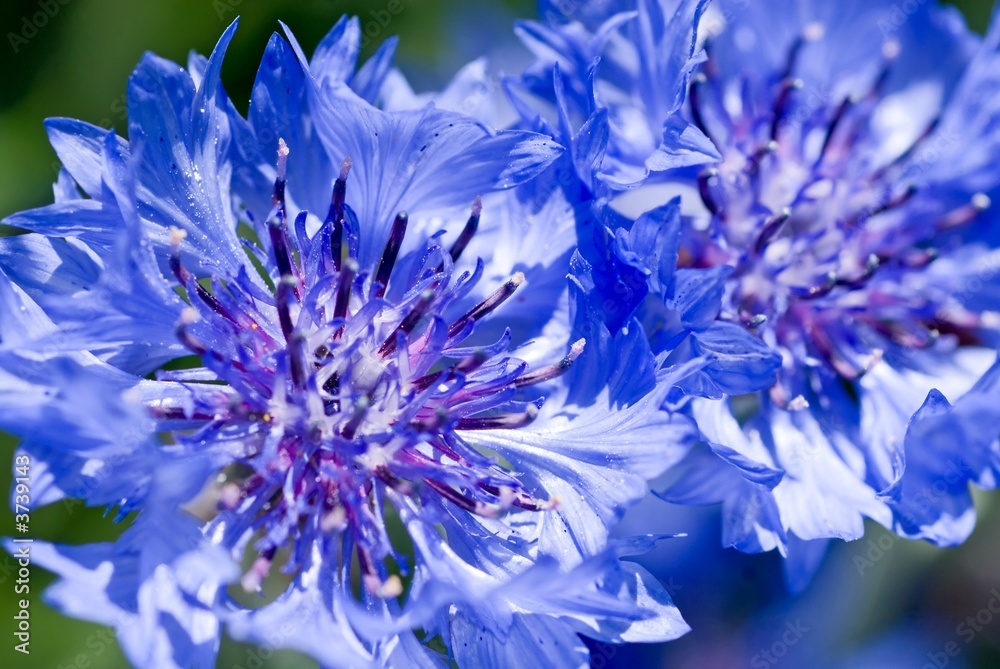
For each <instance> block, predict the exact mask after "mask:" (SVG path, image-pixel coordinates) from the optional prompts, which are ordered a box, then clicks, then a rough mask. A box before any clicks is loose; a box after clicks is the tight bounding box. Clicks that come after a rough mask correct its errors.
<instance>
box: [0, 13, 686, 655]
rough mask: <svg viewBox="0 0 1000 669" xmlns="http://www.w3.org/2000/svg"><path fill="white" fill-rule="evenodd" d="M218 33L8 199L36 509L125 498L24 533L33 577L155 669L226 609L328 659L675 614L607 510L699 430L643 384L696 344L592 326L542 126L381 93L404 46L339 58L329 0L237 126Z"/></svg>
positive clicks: (520, 637) (13, 397)
mask: <svg viewBox="0 0 1000 669" xmlns="http://www.w3.org/2000/svg"><path fill="white" fill-rule="evenodd" d="M234 30H235V24H234V25H233V26H232V27H231V28H230V29H229V30H228V31H227V32H226V33H225V35H224V36H223V38H222V40H221V41H220V43H219V45H218V46H217V48H216V50H215V52H214V53H213V54H212V56H211V58H209V59H207V60H206V59H204V58H200V57H198V56H192V58H191V61H190V63H189V67H188V70H186V71H185V70H184V69H182V68H180V67H179V66H177V65H175V64H173V63H170V62H168V61H164V60H162V59H159V58H157V57H155V56H152V55H147V56H146V57H145V58H144V59H143V60H142V62H141V63H140V65H139V66H138V67H137V69H136V70H135V72H134V73H133V75H132V77H131V79H130V83H129V91H128V106H129V133H128V134H129V137H128V141H126V140H125V139H122V138H119V137H117V136H116V135H115V134H114V133H113V132H105V131H103V130H101V129H99V128H97V127H95V126H91V125H89V124H86V123H83V122H80V121H72V120H66V119H55V120H51V121H49V122H48V124H47V127H48V130H49V133H50V137H51V140H52V144H53V146H54V148H55V150H56V152H57V154H58V155H59V157H60V159H61V160H62V162H63V165H64V168H63V170H62V171H61V173H60V177H59V181H58V182H57V184H56V187H55V192H56V203H55V204H53V205H51V206H49V207H44V208H42V209H37V210H33V211H27V212H22V213H19V214H15V215H13V216H11V217H9V218H8V219H6V220H5V221H4V222H5V223H7V224H9V225H13V226H17V227H19V228H22V229H26V230H28V231H30V232H29V233H28V234H23V235H20V236H15V237H8V238H4V239H0V296H2V300H0V310H2V311H0V324H2V325H0V409H2V411H0V427H2V428H3V429H5V430H8V431H10V432H12V433H14V434H16V435H18V436H19V437H21V439H22V442H21V445H20V448H21V450H22V451H23V452H25V453H27V454H29V455H30V456H31V457H32V458H33V460H34V461H35V462H36V463H38V465H37V468H36V469H35V470H34V471H36V472H39V476H40V477H41V479H40V484H39V488H38V489H36V491H35V494H36V495H37V497H36V499H37V500H38V502H39V503H48V502H52V501H56V500H59V499H64V498H79V499H82V500H84V501H85V502H86V503H88V504H97V505H107V506H109V507H117V509H118V514H119V516H120V517H124V516H125V515H126V514H128V513H130V512H135V513H136V515H135V518H134V521H133V522H132V524H131V525H130V526H129V527H128V529H127V530H126V531H125V533H124V534H123V535H122V536H121V538H120V539H119V540H118V541H116V542H114V543H110V544H108V543H105V544H92V545H84V546H58V545H52V544H47V543H42V542H36V544H35V547H34V560H35V561H36V562H37V563H39V564H42V565H44V566H46V567H48V568H49V569H51V570H52V571H54V572H56V573H57V574H58V575H59V576H60V577H61V579H60V580H59V581H58V582H57V584H56V585H55V586H53V588H52V589H51V590H50V591H49V592H48V598H49V601H51V602H52V603H53V604H54V605H55V606H57V607H59V608H60V609H61V610H63V611H65V612H66V613H68V614H70V615H74V616H79V617H84V618H87V619H91V620H95V621H99V622H101V623H103V624H108V625H114V626H115V628H116V630H117V632H118V635H119V639H120V641H121V644H122V646H123V648H124V650H125V652H126V654H127V655H128V657H129V658H130V660H131V661H132V662H133V663H134V664H136V665H137V666H155V667H161V666H163V667H174V666H177V667H180V666H211V665H212V663H213V662H214V656H215V652H216V650H217V647H218V639H219V632H220V629H221V627H222V626H225V627H226V628H227V629H228V630H229V632H230V633H231V634H232V635H233V636H234V637H236V638H239V639H246V640H250V641H256V642H260V643H267V644H268V645H269V646H271V647H287V648H294V649H298V650H300V651H303V652H306V653H308V654H310V655H312V656H313V657H315V658H316V659H317V660H319V661H320V662H321V663H322V664H323V666H337V667H341V666H342V667H360V666H406V667H409V666H440V665H441V663H442V661H443V660H444V658H443V657H442V656H441V654H440V653H438V652H436V651H434V650H432V649H431V648H430V647H428V646H426V645H424V644H423V642H424V641H428V640H431V639H435V638H438V639H439V640H440V643H441V644H443V646H444V647H445V648H446V649H447V655H448V656H449V657H451V658H454V659H455V660H456V661H457V662H458V664H459V665H461V666H518V665H519V664H521V663H523V661H524V658H526V657H529V658H544V660H540V661H543V663H545V664H550V665H552V666H567V667H569V666H581V665H583V664H585V663H586V662H587V656H588V651H587V649H586V646H585V645H584V643H583V641H582V640H581V638H580V636H579V634H583V635H586V636H589V637H591V638H594V639H598V640H602V641H606V642H625V641H662V640H668V639H671V638H674V637H676V636H678V635H680V634H683V633H684V632H685V631H686V630H687V626H686V625H685V624H684V622H683V620H682V619H681V618H680V616H679V614H678V613H677V611H676V609H675V608H674V607H673V605H672V603H671V601H670V598H669V596H668V595H667V593H666V590H665V589H664V588H663V587H662V585H660V584H659V583H658V582H657V581H655V579H653V578H652V577H651V576H650V575H649V574H648V572H646V571H645V570H643V569H641V568H639V567H638V566H637V565H635V564H633V563H630V562H626V561H622V560H621V559H620V558H622V557H626V556H629V555H634V554H637V553H640V552H643V551H644V550H648V549H649V548H650V547H651V546H652V545H653V543H654V542H655V541H656V540H657V539H658V538H659V537H644V538H639V539H633V540H630V541H625V542H622V541H615V542H612V541H609V540H608V534H609V531H610V528H611V527H613V525H614V524H615V523H616V521H617V520H618V518H619V517H620V515H621V514H622V512H623V509H624V507H625V506H626V505H628V504H629V503H632V502H634V501H636V500H638V499H640V498H641V497H642V496H643V495H644V494H645V492H646V484H645V481H646V480H648V479H650V478H653V477H655V476H657V475H659V474H660V473H661V472H662V471H663V470H664V469H666V468H667V467H668V466H669V465H670V464H671V463H672V462H676V461H677V460H678V459H680V457H682V456H683V455H684V453H685V451H686V445H687V444H688V443H689V442H690V441H691V439H692V438H693V436H694V427H693V423H692V422H691V421H690V420H689V419H687V418H686V417H685V416H683V415H680V414H679V413H678V412H670V411H665V410H663V409H661V406H662V405H663V404H664V402H665V395H666V389H667V388H668V387H669V385H670V384H661V385H659V386H658V385H657V379H658V378H660V379H662V378H663V377H665V376H670V375H672V376H673V377H681V376H683V375H684V374H686V373H688V371H689V370H688V368H687V367H679V368H676V369H671V370H665V369H663V368H662V365H658V364H657V362H656V360H655V359H654V356H653V354H652V351H651V350H650V348H649V344H648V342H647V341H646V340H645V338H644V337H643V336H642V335H641V331H640V330H639V329H636V330H635V331H634V334H633V336H630V337H629V336H625V337H616V338H612V337H611V336H610V333H609V331H608V330H607V328H606V327H605V326H604V324H603V323H602V322H601V320H600V319H598V318H595V313H598V312H597V311H595V308H594V307H593V302H594V300H595V299H597V298H596V296H595V295H594V294H593V291H592V289H591V286H590V282H589V279H588V276H587V268H586V265H585V263H582V262H579V263H571V258H572V257H573V249H574V246H575V241H576V240H575V235H574V225H575V217H574V210H573V208H572V206H570V205H569V204H568V203H567V202H566V200H565V199H564V198H563V196H562V194H561V192H559V191H558V190H554V191H545V192H544V193H543V192H541V191H538V190H536V189H535V187H534V186H533V185H532V182H531V181H530V180H531V179H532V178H533V177H535V176H536V175H538V174H539V173H541V172H542V171H543V170H545V169H546V168H547V166H549V165H550V164H551V163H552V162H553V160H554V159H555V158H556V157H557V156H558V155H559V153H560V147H559V146H558V145H557V144H555V143H554V142H553V141H552V140H551V138H549V137H546V136H544V135H540V134H537V133H531V132H524V131H502V132H497V131H493V130H490V129H488V128H487V127H485V126H483V125H482V124H480V123H478V122H476V121H475V120H473V119H471V118H469V117H468V116H464V115H461V114H458V113H454V112H449V111H444V110H442V109H440V108H438V107H435V106H433V105H427V106H421V107H419V108H414V109H409V110H399V109H397V111H392V112H387V111H385V110H382V109H379V108H377V107H375V106H373V105H372V104H371V103H372V102H379V103H382V102H384V101H380V99H379V98H380V97H384V95H383V94H384V92H385V91H386V90H387V88H386V80H387V77H388V76H389V74H390V73H391V69H390V65H391V63H390V60H391V49H392V44H391V43H390V44H389V46H387V47H384V48H383V49H382V50H380V51H379V52H378V53H377V54H376V56H375V57H373V58H372V60H370V61H368V62H367V63H366V64H365V65H363V66H362V67H361V68H359V69H355V66H356V59H357V54H358V51H359V48H358V47H359V36H360V35H359V27H358V22H357V21H356V20H349V19H344V20H342V21H341V22H340V23H338V24H337V26H336V27H335V28H334V29H333V31H331V33H330V34H329V35H328V36H327V37H326V38H325V39H324V40H323V41H322V42H321V44H320V46H319V48H318V49H317V51H316V53H315V54H314V56H313V58H312V60H311V61H307V60H306V58H305V56H304V55H303V53H302V51H301V49H300V48H299V47H298V45H297V44H296V43H295V41H294V39H293V38H292V37H291V35H289V36H288V39H289V41H288V42H286V41H285V40H283V39H282V38H280V37H278V36H277V35H276V36H274V38H273V39H272V40H271V41H270V43H269V45H268V48H267V51H266V52H265V54H264V58H263V62H262V64H261V67H260V70H259V73H258V78H257V82H256V84H255V86H254V90H253V95H252V100H251V104H250V110H249V114H248V119H243V118H242V117H240V116H239V114H238V113H237V112H236V110H235V109H234V107H233V106H232V104H231V103H230V102H229V100H228V99H227V98H226V96H225V93H224V92H223V89H222V86H221V83H220V79H219V73H220V70H221V65H222V58H223V54H224V51H225V49H226V46H227V45H228V43H229V40H230V39H231V37H232V35H233V32H234ZM392 90H396V91H397V92H398V91H399V90H400V89H399V87H398V85H397V86H395V87H393V88H392ZM396 99H397V100H398V99H399V98H398V96H397V97H396ZM388 106H393V107H397V108H398V107H399V106H400V105H399V104H398V103H394V104H393V105H388ZM526 182H527V183H526ZM522 184H523V185H522ZM519 186H520V187H519ZM518 187H519V188H518ZM512 189H513V190H512ZM504 191H508V192H504ZM480 195H482V198H480ZM475 254H478V257H476V255H475ZM568 273H571V274H572V277H573V280H572V281H570V282H567V281H566V276H567V274H568ZM536 289H537V290H536ZM168 362H172V363H173V364H172V365H169V366H168V367H167V368H164V365H165V363H168ZM665 438H666V441H664V439H665ZM408 544H412V546H413V548H412V554H411V551H410V550H409V549H407V548H406V546H407V545H408ZM265 583H273V584H274V586H275V587H274V589H275V590H277V591H279V592H280V594H278V595H277V597H274V595H269V598H268V600H266V601H263V602H261V601H260V600H254V599H252V598H249V599H248V597H247V594H248V593H255V592H262V591H263V589H264V588H263V586H264V585H265ZM268 591H269V592H270V591H271V588H268ZM420 630H422V631H423V632H422V635H421V638H418V636H417V634H418V633H419V631H420Z"/></svg>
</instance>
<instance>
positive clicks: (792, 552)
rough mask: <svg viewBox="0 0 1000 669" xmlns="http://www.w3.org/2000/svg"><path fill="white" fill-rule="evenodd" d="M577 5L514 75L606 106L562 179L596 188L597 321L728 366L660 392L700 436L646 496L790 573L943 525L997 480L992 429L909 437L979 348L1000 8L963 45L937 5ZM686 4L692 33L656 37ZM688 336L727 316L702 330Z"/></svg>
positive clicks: (990, 344) (568, 110) (951, 14)
mask: <svg viewBox="0 0 1000 669" xmlns="http://www.w3.org/2000/svg"><path fill="white" fill-rule="evenodd" d="M548 4H551V5H554V6H556V5H558V4H559V3H548ZM595 9H599V10H600V11H589V10H588V11H586V12H584V13H582V14H581V15H580V17H579V18H580V21H574V20H573V19H574V18H576V17H575V15H574V14H573V13H572V12H569V13H568V14H569V16H568V18H567V16H566V15H565V13H564V15H563V17H562V18H559V14H558V12H552V11H550V12H549V14H550V15H551V16H553V17H556V18H557V19H558V20H554V21H551V23H550V24H549V25H548V26H544V27H542V26H536V27H535V29H534V31H533V32H532V36H533V37H535V36H537V35H543V36H544V39H543V40H538V39H536V40H535V41H532V42H529V46H534V47H535V53H536V54H537V55H538V56H539V59H538V62H536V64H535V65H533V66H532V67H531V68H529V70H528V71H527V73H526V75H525V77H524V78H523V82H522V86H523V87H526V88H528V89H529V90H531V91H532V92H534V93H536V94H537V95H539V96H541V97H542V98H544V99H548V100H550V101H555V102H556V103H557V105H558V108H559V109H561V110H563V112H562V115H563V118H565V119H572V118H573V116H574V114H576V117H577V118H582V119H586V122H587V123H592V122H596V121H598V120H599V119H601V117H606V118H608V119H612V121H611V122H607V123H605V124H604V131H603V135H602V139H601V141H602V142H603V143H604V146H605V147H606V150H605V157H604V159H603V160H596V161H593V160H592V161H591V162H590V167H589V177H588V176H584V177H582V178H581V179H582V180H583V181H587V180H588V178H589V180H590V181H589V182H590V183H591V184H596V185H593V186H592V187H591V188H590V189H589V191H588V196H589V197H591V198H592V205H591V206H592V207H595V208H597V209H598V210H600V207H601V205H602V204H603V203H604V202H610V210H605V211H603V219H604V220H605V221H607V222H608V223H609V225H610V226H611V227H612V228H613V230H611V231H609V234H613V235H614V241H613V242H611V241H607V242H605V243H603V246H602V244H601V243H598V245H597V248H598V252H599V253H600V251H601V249H602V248H603V249H604V257H606V258H607V262H606V263H604V264H603V265H602V270H601V271H602V273H603V275H604V277H605V278H604V279H603V280H602V281H599V283H602V285H604V286H606V290H605V292H606V294H607V295H608V298H609V301H610V302H611V303H612V304H616V305H617V307H616V309H615V310H613V311H616V312H621V311H622V310H624V312H625V316H628V315H631V314H636V315H637V316H638V317H639V319H640V320H641V321H642V322H643V325H644V328H645V331H646V334H647V336H648V337H649V339H650V341H651V342H652V344H653V349H654V352H659V351H664V350H669V351H672V353H671V355H672V356H673V357H674V359H682V358H684V357H686V358H690V359H697V358H699V357H705V356H708V358H710V359H711V360H713V361H715V362H713V363H712V364H714V365H719V364H723V365H724V366H725V371H726V372H728V373H726V374H719V373H716V374H712V373H710V371H711V370H710V367H711V365H710V367H707V368H705V369H703V370H702V373H700V374H696V375H694V376H692V377H690V378H688V379H685V381H684V382H682V383H681V384H680V385H679V386H678V391H680V390H683V391H684V392H686V393H688V394H689V395H694V396H695V399H692V400H690V401H689V403H688V411H689V413H690V415H691V416H692V417H693V418H695V419H696V420H697V422H698V424H699V427H700V429H701V432H702V439H703V442H704V444H703V445H702V446H700V447H699V448H696V449H693V450H692V451H691V452H690V454H689V455H688V457H687V458H686V460H685V462H683V463H682V464H681V466H680V467H678V468H676V469H675V471H674V474H673V476H674V478H673V479H672V481H673V482H672V483H671V484H670V485H669V486H668V487H667V489H666V490H664V491H662V493H661V495H662V496H663V497H664V498H665V499H668V500H670V501H674V502H679V503H688V504H705V503H721V504H722V505H723V508H724V514H725V518H726V520H725V522H724V526H723V527H724V529H723V532H724V541H725V543H726V544H727V545H733V546H736V547H737V548H740V549H741V550H746V551H752V552H756V551H761V550H771V549H778V550H779V551H781V552H782V553H783V554H787V555H788V557H789V558H790V560H789V562H788V567H789V579H790V582H791V583H792V584H793V585H802V584H803V583H804V582H805V581H806V579H807V578H808V575H809V574H810V573H811V571H812V569H814V568H815V566H816V565H817V564H818V561H819V559H820V557H821V556H822V554H823V550H824V547H825V545H826V543H825V542H826V540H828V539H830V538H842V539H854V538H857V537H859V536H861V534H862V532H863V524H862V520H863V518H864V517H869V518H872V519H874V520H876V521H878V522H880V523H882V524H884V525H886V526H887V527H891V528H893V529H894V530H895V531H897V532H898V533H900V534H901V535H903V536H907V537H911V538H924V539H928V540H930V541H933V542H934V543H937V544H942V545H950V544H955V543H959V542H961V541H962V540H964V538H965V537H966V536H967V535H968V533H969V532H970V531H971V528H972V525H973V518H974V515H973V514H974V511H973V509H972V506H971V500H970V499H969V495H968V484H969V483H970V482H976V483H978V484H980V485H983V486H988V487H992V486H994V485H995V472H996V458H997V452H998V451H997V449H998V444H997V428H996V425H995V423H991V422H986V421H983V422H981V423H978V424H977V423H975V422H973V421H967V422H965V423H963V425H965V428H964V429H965V430H966V432H964V433H963V434H966V435H968V436H967V439H966V441H965V442H964V443H963V444H962V446H961V448H962V449H969V451H968V452H965V451H963V452H964V455H963V456H962V457H960V458H956V457H955V455H956V454H955V451H954V448H942V447H941V444H940V439H939V438H933V439H932V438H929V437H927V438H916V437H913V436H912V435H913V432H914V430H916V429H917V427H918V425H919V423H921V422H922V421H925V420H929V419H925V418H922V417H923V416H926V415H931V414H937V413H940V412H941V411H943V409H941V408H940V407H941V406H943V404H942V402H943V399H942V397H941V396H939V394H938V395H936V394H934V393H932V394H931V397H930V398H929V399H928V400H927V404H926V405H925V406H924V408H923V409H921V404H922V402H923V401H924V397H925V396H927V395H928V393H929V392H930V391H931V390H932V389H937V390H939V391H940V392H941V393H944V395H946V396H948V397H951V398H956V397H958V396H960V395H962V394H963V393H964V392H965V391H967V390H969V389H970V387H971V386H972V385H973V384H974V383H975V382H976V379H977V378H979V376H980V375H981V374H983V372H984V371H985V370H986V369H987V368H988V367H989V366H990V364H991V363H992V362H993V360H994V359H995V356H996V354H995V348H996V346H997V342H998V335H1000V318H998V314H997V310H998V307H1000V302H998V299H997V296H998V294H1000V293H998V290H997V287H998V267H1000V264H998V262H997V259H998V258H1000V250H998V249H997V243H998V241H1000V237H998V232H997V231H998V229H1000V228H998V227H997V225H996V224H995V221H996V217H995V215H994V214H993V211H992V209H991V207H990V205H991V202H992V200H993V199H995V198H996V196H997V191H998V186H1000V170H998V168H997V167H996V165H995V161H993V160H992V159H991V158H990V156H991V155H994V153H995V151H996V150H997V148H998V145H1000V134H998V133H997V131H996V127H997V119H998V117H1000V97H998V96H997V95H996V90H997V74H996V72H997V62H998V61H997V58H998V56H997V46H998V42H1000V21H994V24H993V27H992V28H991V29H990V32H989V34H988V35H987V36H986V38H985V39H981V38H978V37H976V36H975V35H973V34H972V33H970V32H969V31H968V30H967V29H966V27H965V26H964V24H963V22H962V19H961V17H960V15H959V14H958V13H957V11H955V10H953V9H948V8H942V7H939V6H937V5H935V4H933V3H928V4H921V6H920V7H918V8H915V9H914V11H913V12H912V13H910V14H906V15H903V17H902V19H900V15H899V12H898V11H895V10H896V9H897V8H895V5H893V4H892V3H890V2H875V3H872V2H857V3H848V4H847V5H844V3H839V4H831V3H822V2H791V1H789V2H767V3H765V2H746V1H745V0H727V1H723V2H719V3H717V4H716V5H715V6H714V7H712V8H709V9H708V10H706V11H705V12H704V14H702V11H701V10H702V9H703V6H702V5H700V4H699V5H697V6H695V5H694V3H685V2H671V1H668V0H661V1H658V0H639V1H638V2H618V3H602V4H601V5H600V7H599V8H596V7H595ZM691 15H694V17H695V21H696V22H697V24H698V28H697V34H698V37H697V38H696V39H694V40H691V39H688V40H686V41H684V40H678V39H677V37H676V36H678V35H681V36H684V35H688V36H690V35H694V34H695V33H696V30H695V28H693V27H692V25H691V23H690V20H689V17H690V16H691ZM678 22H680V23H678ZM685 29H686V32H685ZM667 36H672V37H673V38H672V39H666V37H667ZM679 42H683V44H685V45H692V49H693V50H692V52H691V57H690V58H688V59H687V60H685V59H684V58H679V57H672V56H676V55H677V54H678V53H679V47H678V43H679ZM539 43H542V44H544V48H541V47H539V46H538V44H539ZM700 47H703V49H702V48H700ZM685 48H686V47H685ZM598 58H599V60H588V59H598ZM661 64H669V65H670V67H669V68H664V67H661ZM585 65H586V66H587V67H584V66H585ZM689 66H690V67H689ZM613 119H637V120H635V121H634V122H622V123H619V124H616V123H614V122H613ZM566 125H567V127H570V128H572V127H574V126H573V125H572V124H566ZM575 127H585V126H580V125H576V126H575ZM649 128H652V129H660V130H662V137H663V138H670V137H673V138H675V139H677V140H680V139H682V138H683V139H684V140H685V141H673V142H671V141H664V142H662V143H663V144H664V146H657V144H656V142H657V140H659V138H660V136H661V135H658V134H656V133H655V132H653V131H647V129H649ZM629 131H631V132H629ZM591 135H593V133H591ZM556 136H557V137H559V138H560V140H561V141H563V142H564V143H566V144H567V145H568V146H571V147H572V148H573V149H576V148H577V147H582V146H584V143H583V142H582V141H580V140H581V139H583V138H584V136H583V133H582V132H579V133H574V132H573V131H572V130H570V131H569V132H563V133H561V134H557V135H556ZM577 165H578V168H586V165H585V164H584V163H583V162H582V161H580V162H578V164H577ZM623 166H624V168H627V169H624V168H623ZM584 171H585V170H584ZM623 176H624V177H626V178H622V177H623ZM624 190H631V192H628V193H624V194H619V193H622V191H624ZM677 195H680V196H681V200H680V201H679V202H678V201H676V200H671V198H673V197H674V196H677ZM665 200H670V202H669V203H668V204H667V205H663V206H661V207H659V208H658V209H651V207H652V206H654V205H656V204H658V203H660V202H664V201H665ZM671 207H672V208H673V211H672V212H669V213H667V212H666V211H665V210H666V209H670V208H671ZM647 210H649V211H647ZM643 212H645V213H643ZM640 214H642V215H641V216H640ZM636 217H638V220H636V221H635V223H632V222H631V219H632V218H636ZM654 219H655V220H654ZM657 220H658V221H659V222H657ZM614 228H617V229H614ZM673 261H676V262H677V264H678V266H679V269H677V270H676V274H671V272H672V268H670V267H665V266H664V263H666V265H668V266H669V265H670V263H671V262H673ZM664 277H666V278H667V280H664ZM620 319H621V314H620V313H618V314H616V315H615V319H614V322H613V321H612V319H608V322H609V323H611V324H613V325H614V324H617V323H619V322H621V320H620ZM706 328H724V329H717V330H716V331H715V333H714V335H713V336H712V337H710V339H711V341H709V342H708V345H707V346H706V341H705V339H706V338H705V333H706ZM748 338H749V339H748ZM750 340H752V341H750ZM664 347H665V348H664ZM726 363H733V364H726ZM717 371H718V370H717ZM984 383H985V381H984ZM972 392H977V393H979V395H981V394H982V393H981V392H980V391H972ZM979 395H977V396H979ZM918 409H921V411H920V413H919V414H917V415H916V416H914V413H915V412H917V410H918ZM911 417H913V418H912V421H913V423H912V424H911V425H910V430H909V432H908V431H907V424H908V423H910V421H911ZM920 434H924V432H922V431H921V432H920ZM938 434H940V432H939V433H938ZM915 470H916V471H915Z"/></svg>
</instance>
